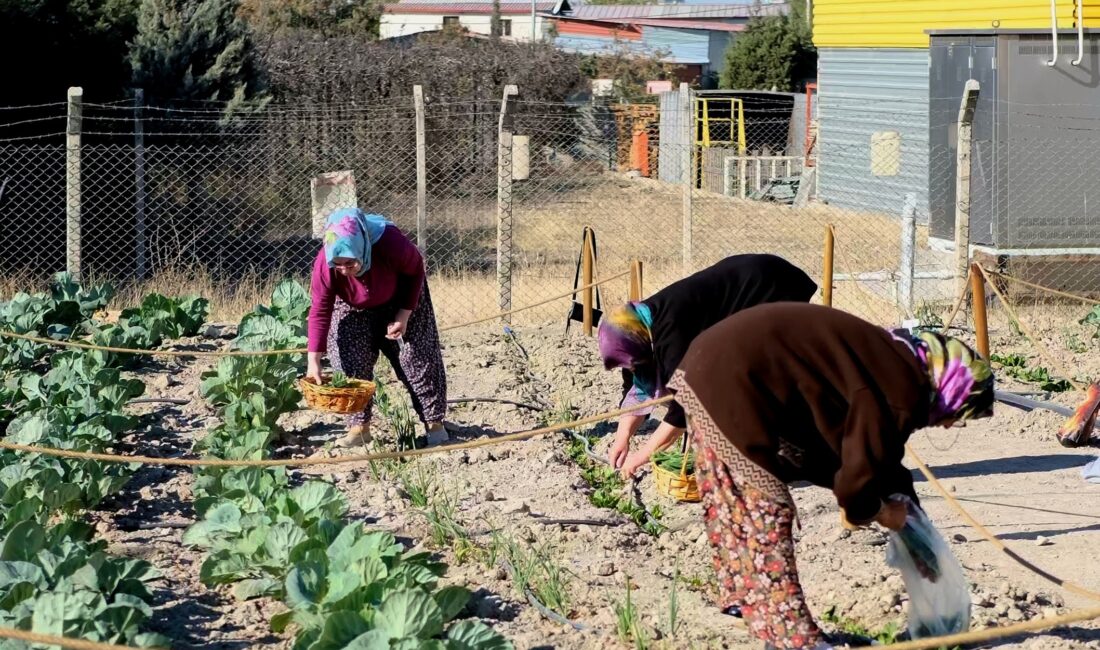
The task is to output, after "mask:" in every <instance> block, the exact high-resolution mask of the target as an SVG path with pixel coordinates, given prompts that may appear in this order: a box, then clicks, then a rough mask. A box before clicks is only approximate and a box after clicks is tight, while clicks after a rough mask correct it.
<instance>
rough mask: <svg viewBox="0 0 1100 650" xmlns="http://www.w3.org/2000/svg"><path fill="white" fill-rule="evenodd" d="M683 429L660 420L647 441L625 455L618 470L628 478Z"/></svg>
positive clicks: (682, 431) (674, 438)
mask: <svg viewBox="0 0 1100 650" xmlns="http://www.w3.org/2000/svg"><path fill="white" fill-rule="evenodd" d="M683 434H684V430H683V429H681V428H679V427H675V426H672V425H671V424H669V423H668V422H662V423H661V424H660V426H658V427H657V430H656V431H654V432H653V435H652V436H650V437H649V441H648V442H646V444H645V445H643V446H642V448H641V449H639V450H638V451H636V452H634V453H632V454H630V455H629V456H627V458H626V460H625V461H623V466H622V467H621V468H619V472H620V473H621V474H622V476H623V478H627V479H628V478H630V477H632V476H634V472H636V471H638V468H639V467H641V466H642V465H645V464H646V463H648V462H649V459H650V457H651V456H653V454H655V453H657V452H658V451H661V450H662V449H664V448H665V447H667V446H669V445H670V444H672V442H673V441H674V440H676V438H678V437H679V436H682V435H683Z"/></svg>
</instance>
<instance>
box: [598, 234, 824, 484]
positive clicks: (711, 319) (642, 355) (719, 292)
mask: <svg viewBox="0 0 1100 650" xmlns="http://www.w3.org/2000/svg"><path fill="white" fill-rule="evenodd" d="M815 291H817V285H816V284H815V283H814V281H813V280H811V279H810V276H808V275H806V273H804V272H803V271H802V270H801V269H799V268H797V267H796V266H794V265H793V264H791V263H790V262H788V261H787V260H785V259H783V258H781V257H777V256H775V255H766V254H758V255H733V256H730V257H727V258H726V259H724V260H722V261H721V262H718V263H717V264H715V265H713V266H710V267H708V268H706V269H703V270H702V271H699V272H698V273H695V274H694V275H690V276H688V277H686V278H684V279H682V280H680V281H678V282H675V283H673V284H671V285H669V286H668V287H665V288H664V289H662V290H661V291H658V292H657V293H656V294H654V295H653V296H651V297H650V298H647V299H646V300H643V301H641V302H631V303H628V304H626V305H622V306H620V307H617V308H615V309H614V310H612V311H611V312H610V313H609V314H608V316H607V317H606V318H605V319H604V321H603V323H602V324H601V325H600V332H599V345H600V356H602V357H603V362H604V367H605V368H607V369H608V370H611V369H613V368H621V369H622V373H623V399H622V401H621V402H620V404H621V407H623V408H626V407H629V406H631V405H633V404H639V403H642V402H645V401H647V400H650V399H652V398H654V397H660V396H663V395H664V394H665V393H666V388H665V387H666V386H667V384H668V382H669V380H671V379H672V373H673V371H675V370H676V367H677V366H678V365H679V364H680V361H681V360H682V359H683V358H684V355H685V354H686V353H687V350H688V346H690V345H691V342H692V341H693V340H694V339H695V337H696V336H698V335H699V334H700V333H702V332H703V331H704V330H706V329H707V328H708V327H711V326H712V325H714V324H716V323H718V322H720V321H722V320H723V319H725V318H726V317H728V316H730V315H732V314H735V313H737V312H739V311H741V310H743V309H748V308H749V307H753V306H755V305H760V304H764V303H770V302H803V303H805V302H809V301H810V298H812V297H813V295H814V292H815ZM651 410H652V409H642V410H639V411H635V412H633V413H630V414H627V415H624V416H622V417H620V418H619V427H618V431H617V432H616V434H615V440H614V442H613V443H612V445H611V450H610V454H609V460H610V461H611V464H612V466H613V467H615V468H617V469H619V470H621V471H622V473H623V475H624V476H631V475H632V474H633V473H634V472H635V471H636V470H637V469H638V468H639V467H641V466H642V465H644V464H645V463H646V462H648V461H649V457H650V456H651V455H652V454H653V453H654V452H656V451H658V450H660V449H662V448H664V447H666V446H668V445H669V444H670V443H671V442H672V441H673V440H675V439H676V438H677V437H678V436H680V435H682V434H683V432H684V428H685V427H686V425H687V422H686V420H685V416H684V409H683V408H682V407H680V405H678V404H676V403H675V402H673V403H672V404H670V406H669V408H668V412H667V413H666V414H665V417H664V421H663V422H662V423H661V425H660V426H659V427H658V428H657V431H656V432H655V433H654V434H653V436H651V438H650V440H649V442H648V443H646V444H645V445H644V446H642V447H641V448H640V449H639V450H637V451H635V452H634V453H632V454H631V453H630V439H631V437H633V435H634V433H635V432H637V430H638V428H639V427H640V426H641V425H642V423H643V422H645V420H646V418H647V417H648V416H649V414H650V412H651Z"/></svg>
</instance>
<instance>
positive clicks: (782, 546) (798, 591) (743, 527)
mask: <svg viewBox="0 0 1100 650" xmlns="http://www.w3.org/2000/svg"><path fill="white" fill-rule="evenodd" d="M694 444H695V445H696V447H695V448H696V450H697V453H696V467H697V468H698V469H697V470H696V471H697V476H696V478H697V479H698V481H699V490H700V492H702V496H703V509H704V519H705V521H706V529H707V537H708V539H709V540H710V544H711V547H712V549H713V550H714V570H715V573H717V576H718V596H719V606H720V607H721V608H722V609H723V610H724V609H726V608H727V607H729V606H731V605H737V606H740V607H741V615H742V617H743V618H744V620H745V623H746V625H747V626H748V628H749V632H750V633H751V634H753V635H754V636H756V637H757V638H759V639H761V640H763V641H764V642H765V643H767V644H770V645H772V646H774V647H776V648H809V647H812V646H814V645H815V644H817V643H818V642H819V641H821V640H822V636H821V630H820V629H818V627H817V624H816V623H814V619H813V616H811V615H810V610H809V608H808V607H807V606H806V598H805V596H804V595H803V593H802V585H801V584H800V583H799V581H798V569H797V567H796V566H795V557H794V536H793V534H792V533H793V526H794V520H795V511H794V508H793V507H792V506H791V505H789V504H786V503H782V502H778V501H775V500H774V499H772V498H770V497H769V496H767V495H766V494H764V493H763V492H761V491H760V490H757V489H755V488H753V487H752V486H751V485H750V484H748V483H743V484H738V483H737V482H736V481H735V480H734V478H733V476H732V475H731V473H730V471H729V468H728V467H727V466H726V465H725V463H723V462H722V461H721V460H719V458H718V456H717V454H715V452H714V450H713V449H712V448H710V447H708V446H706V445H705V444H703V440H702V436H701V435H698V434H697V435H696V436H695V439H694Z"/></svg>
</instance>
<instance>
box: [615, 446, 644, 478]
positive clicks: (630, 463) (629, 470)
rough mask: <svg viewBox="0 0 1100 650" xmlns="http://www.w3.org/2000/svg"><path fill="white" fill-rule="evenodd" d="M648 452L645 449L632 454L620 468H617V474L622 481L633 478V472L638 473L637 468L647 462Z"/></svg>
mask: <svg viewBox="0 0 1100 650" xmlns="http://www.w3.org/2000/svg"><path fill="white" fill-rule="evenodd" d="M649 455H650V454H649V450H648V449H646V448H642V449H639V450H638V451H635V452H632V453H631V454H630V455H629V456H627V457H626V460H624V461H623V465H622V467H620V468H619V473H620V474H622V477H623V478H624V479H629V478H632V477H633V476H634V472H636V471H638V468H640V467H641V466H643V465H645V464H646V463H648V462H649Z"/></svg>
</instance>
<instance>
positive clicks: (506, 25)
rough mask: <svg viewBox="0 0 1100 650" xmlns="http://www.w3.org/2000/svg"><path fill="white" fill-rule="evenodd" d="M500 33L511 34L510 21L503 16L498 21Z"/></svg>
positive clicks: (503, 34)
mask: <svg viewBox="0 0 1100 650" xmlns="http://www.w3.org/2000/svg"><path fill="white" fill-rule="evenodd" d="M500 35H501V36H511V35H512V21H511V20H509V19H507V18H505V19H504V20H501V21H500Z"/></svg>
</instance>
